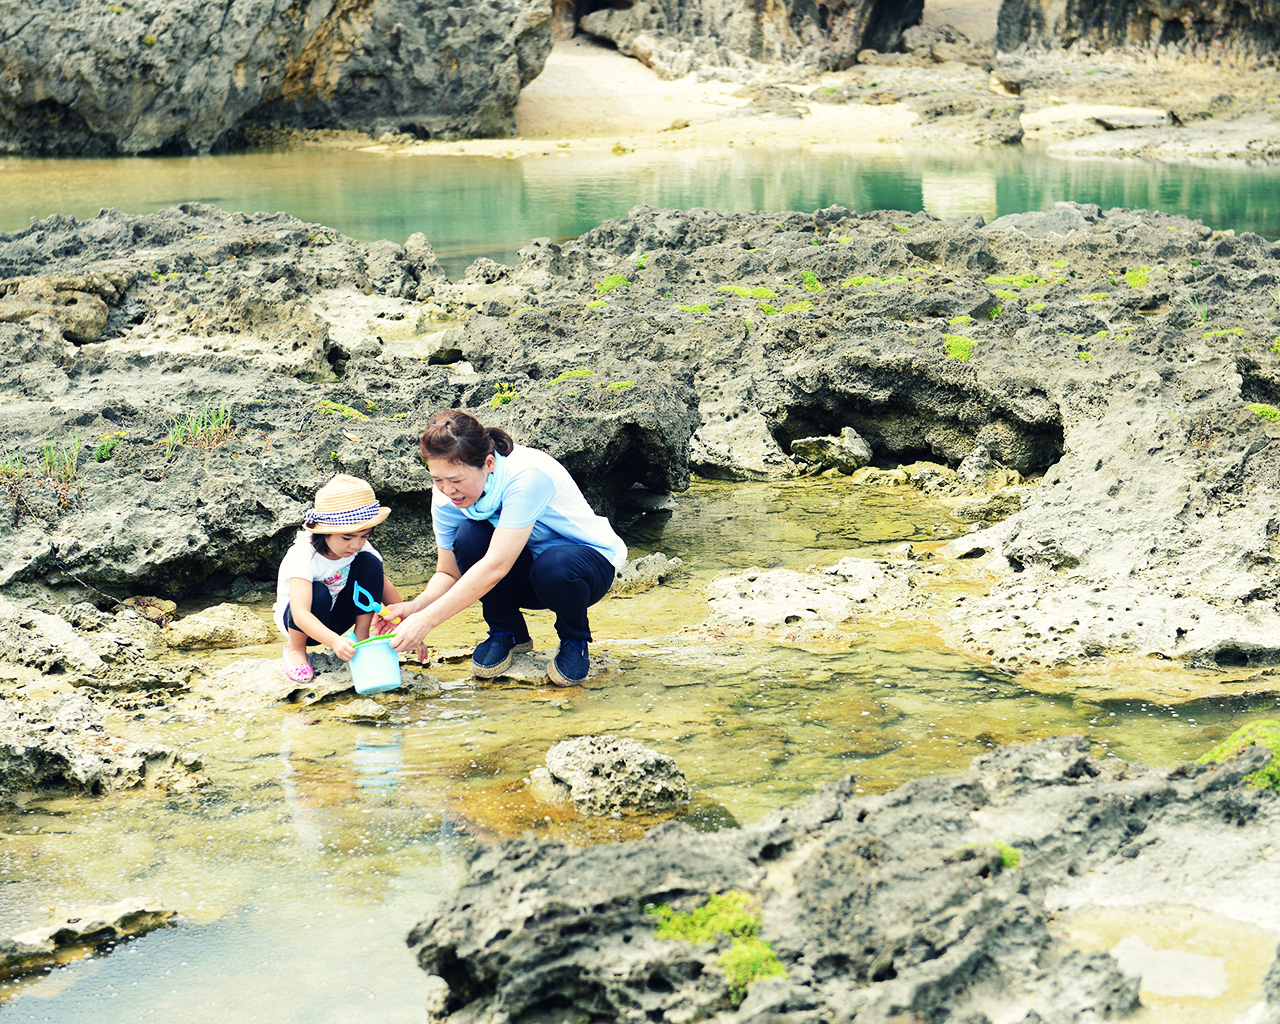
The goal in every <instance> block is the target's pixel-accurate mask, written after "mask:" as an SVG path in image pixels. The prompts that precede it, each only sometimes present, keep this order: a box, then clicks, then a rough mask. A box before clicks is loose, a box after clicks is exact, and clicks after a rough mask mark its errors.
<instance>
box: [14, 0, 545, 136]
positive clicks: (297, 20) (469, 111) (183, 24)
mask: <svg viewBox="0 0 1280 1024" xmlns="http://www.w3.org/2000/svg"><path fill="white" fill-rule="evenodd" d="M550 10H551V8H550V3H549V2H548V0H496V2H495V3H492V4H484V5H471V6H469V7H467V8H466V9H465V10H464V9H460V8H457V7H455V6H451V5H449V4H447V3H445V2H443V0H319V2H317V3H312V4H309V5H302V4H299V3H297V2H295V0H215V2H211V3H205V2H203V0H138V2H135V3H128V4H106V3H93V2H89V0H18V2H16V3H12V4H7V5H4V6H3V7H0V40H3V42H0V151H4V152H11V153H50V154H66V155H98V154H105V155H110V154H116V153H121V154H125V153H156V152H186V151H195V152H205V151H208V150H210V149H212V148H214V147H217V146H219V145H221V144H222V143H223V142H224V141H225V140H226V138H227V135H228V133H229V132H230V131H232V130H233V129H235V128H236V127H237V126H243V125H246V124H260V123H267V122H278V123H282V124H286V125H291V126H295V127H306V128H313V127H324V128H354V129H360V130H364V131H369V132H375V133H377V132H382V131H388V130H390V131H396V132H408V133H410V134H413V135H416V136H419V137H423V138H470V137H475V136H502V135H508V134H510V133H511V132H512V131H513V130H514V119H513V115H512V111H513V110H514V109H515V105H516V102H517V100H518V98H519V94H520V89H521V88H522V87H523V86H525V85H527V84H528V83H529V82H530V81H532V80H533V78H534V77H535V76H536V75H537V74H538V72H539V71H541V70H542V65H543V63H544V62H545V61H546V57H547V54H548V53H549V52H550V48H551V29H550Z"/></svg>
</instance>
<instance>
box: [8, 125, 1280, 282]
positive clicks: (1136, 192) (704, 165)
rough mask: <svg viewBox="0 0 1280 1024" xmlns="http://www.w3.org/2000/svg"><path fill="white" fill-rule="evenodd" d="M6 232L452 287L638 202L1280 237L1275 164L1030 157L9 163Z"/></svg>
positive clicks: (275, 156)
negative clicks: (209, 227)
mask: <svg viewBox="0 0 1280 1024" xmlns="http://www.w3.org/2000/svg"><path fill="white" fill-rule="evenodd" d="M0 186H2V187H0V231H15V230H18V229H21V228H23V227H26V226H27V224H29V223H30V219H31V218H32V217H47V216H49V215H51V214H55V213H58V214H70V215H74V216H76V217H81V218H84V217H92V216H94V215H95V214H96V213H97V212H98V211H99V210H100V209H102V208H104V207H112V206H114V207H118V208H120V209H122V210H125V211H126V212H128V213H150V212H154V211H155V210H158V209H162V208H164V207H166V206H172V205H174V204H176V203H180V202H189V201H200V202H210V203H216V204H217V205H219V206H222V207H223V208H225V209H228V210H239V211H244V212H254V211H264V212H269V213H270V212H276V211H285V212H287V213H291V214H293V215H294V216H296V217H300V218H302V219H303V220H307V221H312V222H316V223H320V224H324V225H326V226H329V227H333V228H336V229H337V230H339V231H341V232H343V233H345V234H347V235H351V236H352V237H355V238H359V239H363V240H365V241H374V240H377V239H391V240H393V241H397V242H403V241H404V240H405V239H406V238H407V237H408V236H409V235H410V234H412V233H414V232H417V231H420V232H423V233H424V234H425V235H426V236H427V238H428V239H430V241H431V244H432V246H433V247H434V248H435V250H436V252H437V254H438V255H439V256H440V258H441V262H442V263H443V264H444V266H445V269H446V272H447V273H448V274H449V275H450V276H451V277H453V278H457V277H459V276H460V275H461V274H462V272H463V271H464V270H465V268H466V267H467V266H468V265H469V264H470V263H471V261H472V260H474V259H475V258H476V257H477V256H488V257H490V258H492V259H496V260H498V261H500V262H506V263H514V262H516V260H517V259H518V256H517V252H518V250H519V249H520V248H522V247H523V246H524V245H526V244H528V242H529V241H530V240H531V239H533V238H538V237H550V238H553V239H564V238H571V237H574V236H577V235H579V234H581V233H582V232H583V231H586V230H587V229H589V228H591V227H594V226H595V225H596V224H598V223H600V222H601V221H603V220H607V219H609V218H612V217H620V216H622V215H624V214H625V213H626V212H627V210H629V209H630V208H631V207H632V206H634V205H636V204H637V203H647V204H650V205H654V206H666V207H678V208H682V209H688V208H692V207H704V208H707V209H713V210H739V211H746V210H771V211H773V210H815V209H819V208H821V207H825V206H830V205H833V204H839V205H842V206H846V207H849V208H850V209H854V210H864V211H865V210H877V209H895V210H928V211H929V212H931V213H934V214H935V215H937V216H956V215H968V214H970V213H982V214H983V215H984V216H987V217H992V216H999V215H1003V214H1006V213H1016V212H1022V211H1026V210H1040V209H1044V208H1045V207H1047V206H1050V205H1052V204H1053V203H1054V202H1057V201H1059V200H1064V199H1069V200H1074V201H1077V202H1086V203H1097V204H1099V205H1101V206H1102V207H1104V208H1108V207H1113V206H1128V207H1134V208H1139V209H1156V210H1163V211H1166V212H1169V213H1185V214H1187V215H1188V216H1191V217H1195V218H1200V219H1202V220H1204V222H1205V223H1206V224H1208V225H1210V226H1211V227H1214V228H1234V229H1235V230H1237V231H1255V232H1257V233H1258V234H1261V235H1263V236H1264V237H1267V238H1277V237H1280V167H1235V166H1225V167H1205V166H1197V167H1190V166H1178V165H1172V164H1149V163H1145V162H1139V161H1120V160H1112V161H1088V162H1084V161H1064V160H1055V159H1050V158H1049V157H1047V156H1044V155H1043V153H1041V152H1040V151H1038V150H1036V149H1034V148H1020V147H1009V148H1007V149H1002V150H998V151H994V152H986V153H980V154H944V155H941V156H940V155H937V154H935V153H927V152H923V151H916V150H908V149H903V148H900V147H879V148H876V149H874V150H868V149H866V148H862V147H856V146H850V148H849V150H848V152H845V153H831V152H814V151H811V150H808V149H800V148H781V149H775V150H767V151H763V152H762V151H759V150H755V149H752V150H750V151H747V150H746V149H744V150H742V151H739V152H734V151H729V152H722V151H715V152H699V151H685V152H674V153H668V152H660V153H632V154H628V155H626V156H613V155H611V154H606V153H581V154H579V153H569V152H559V153H556V154H553V155H548V156H532V157H526V158H522V159H519V160H501V159H492V158H484V157H466V156H456V157H435V156H433V157H423V156H404V155H396V154H385V153H384V154H375V153H359V152H346V151H339V152H329V151H324V152H320V151H313V152H281V153H255V154H230V155H225V156H203V157H201V156H192V157H148V158H142V157H131V158H120V159H110V160H108V159H103V160H50V159H22V158H16V157H6V158H0Z"/></svg>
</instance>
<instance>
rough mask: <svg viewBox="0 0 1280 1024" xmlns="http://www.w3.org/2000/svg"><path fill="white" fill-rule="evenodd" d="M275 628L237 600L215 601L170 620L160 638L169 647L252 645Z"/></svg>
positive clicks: (273, 634) (263, 640)
mask: <svg viewBox="0 0 1280 1024" xmlns="http://www.w3.org/2000/svg"><path fill="white" fill-rule="evenodd" d="M275 634H276V630H275V628H274V627H273V626H271V625H270V624H269V623H268V622H266V621H265V620H264V619H263V618H262V616H260V615H258V614H256V613H255V612H253V611H252V610H250V609H249V608H245V607H244V606H243V605H238V604H217V605H214V606H213V607H211V608H205V609H204V610H203V611H199V612H196V613H195V614H194V615H187V616H184V617H183V618H181V619H179V620H178V621H177V622H173V623H170V624H169V625H168V626H167V627H166V628H165V630H164V632H162V633H161V634H160V635H161V638H162V639H163V640H164V642H165V643H166V644H168V645H169V646H170V647H180V648H185V649H188V650H200V649H203V648H209V647H252V646H254V645H256V644H264V643H266V642H267V641H268V640H270V639H271V638H272V637H273V636H275Z"/></svg>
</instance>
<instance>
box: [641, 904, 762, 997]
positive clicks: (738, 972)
mask: <svg viewBox="0 0 1280 1024" xmlns="http://www.w3.org/2000/svg"><path fill="white" fill-rule="evenodd" d="M751 904H752V900H751V897H750V896H749V895H747V894H746V893H745V892H738V891H736V890H730V891H729V892H723V893H716V894H714V895H712V896H710V897H708V899H707V902H706V903H704V904H703V905H702V906H701V907H698V908H697V909H696V910H694V911H691V912H690V913H688V914H681V913H678V912H677V911H675V910H672V909H671V907H670V906H668V905H667V904H665V903H660V904H658V905H657V906H656V907H646V908H645V913H646V914H652V915H653V916H655V917H657V918H658V927H657V928H656V929H655V930H654V935H656V936H657V937H658V938H660V939H676V940H683V941H685V942H695V943H702V942H714V941H715V939H716V937H717V936H718V935H723V936H725V937H726V938H728V939H730V940H731V941H732V945H731V946H730V947H729V949H728V950H726V951H725V952H724V953H722V954H721V955H720V958H719V959H718V960H717V961H716V963H717V964H719V966H720V969H721V970H723V971H724V973H725V975H726V976H727V978H728V980H729V999H730V1001H731V1002H732V1003H733V1005H734V1006H737V1005H738V1004H740V1003H741V1002H742V1000H743V999H745V998H746V995H747V989H748V987H749V986H750V985H751V983H752V982H754V981H758V980H759V979H760V978H785V977H786V976H787V969H786V968H785V967H784V966H783V965H782V961H780V960H779V959H778V957H777V955H776V954H775V953H774V952H773V948H772V947H771V946H770V945H769V943H767V942H764V941H763V940H762V939H761V938H760V917H759V915H758V914H754V913H752V912H751V910H750V909H749V908H750V906H751Z"/></svg>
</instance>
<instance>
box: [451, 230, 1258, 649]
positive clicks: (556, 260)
mask: <svg viewBox="0 0 1280 1024" xmlns="http://www.w3.org/2000/svg"><path fill="white" fill-rule="evenodd" d="M815 243H816V244H815ZM502 280H503V284H504V286H505V287H508V288H519V289H523V290H524V295H525V297H526V299H525V301H527V302H530V303H536V304H534V305H530V306H529V307H527V308H524V309H522V310H521V312H520V314H519V318H518V320H517V321H516V323H515V324H512V323H511V322H510V318H508V317H494V316H492V315H485V314H479V315H474V316H472V317H471V318H470V319H469V320H468V321H467V323H466V325H465V327H464V328H463V330H462V332H461V336H460V339H459V345H460V348H461V350H462V352H463V353H464V355H465V356H466V358H467V359H469V360H470V361H471V362H472V363H473V364H474V365H475V366H476V367H477V368H478V369H480V370H482V371H491V370H492V369H494V368H496V367H499V366H501V367H506V368H508V369H509V370H511V371H515V372H523V373H525V374H527V375H528V376H529V377H531V378H534V379H549V378H550V377H551V376H552V375H553V373H554V372H555V370H556V369H557V368H558V367H560V366H563V365H564V362H565V361H566V360H568V361H572V362H574V363H579V364H590V362H591V360H592V359H593V358H595V356H594V353H598V352H606V351H607V352H610V353H612V354H615V355H617V356H618V357H619V358H622V359H624V360H630V359H646V360H652V361H654V362H656V363H659V364H666V365H668V366H671V367H673V372H677V373H687V374H692V376H693V380H694V382H695V386H696V391H697V395H698V408H699V412H700V414H701V417H702V421H703V425H702V426H701V427H700V428H699V429H698V431H697V433H696V434H695V435H694V438H693V443H692V448H691V454H692V467H693V468H694V469H695V470H696V471H697V472H700V473H702V474H704V475H707V476H718V477H729V478H744V477H745V478H759V477H766V476H770V475H782V474H793V473H797V472H800V471H801V467H799V466H798V465H797V464H796V462H795V461H794V460H793V458H792V457H791V455H790V451H791V445H792V443H793V442H794V441H795V440H797V439H803V438H808V437H814V436H824V435H827V434H832V433H835V432H836V431H838V430H841V429H843V428H844V427H846V426H848V427H852V428H853V429H854V430H855V431H856V432H857V434H858V435H859V436H861V437H862V438H863V439H865V440H866V441H867V442H868V443H869V444H870V446H871V449H872V453H873V456H874V458H875V460H876V462H877V463H878V464H879V466H880V467H885V468H890V467H892V466H893V464H894V463H905V462H909V461H911V460H914V459H919V458H922V457H923V458H925V459H928V460H929V461H931V462H935V463H944V464H947V465H949V466H956V467H958V466H960V465H962V464H963V463H964V460H965V459H966V458H968V457H970V456H972V455H975V454H976V453H978V452H979V451H980V450H981V452H982V459H983V460H991V463H992V469H993V470H996V471H998V472H999V473H1004V472H1012V473H1013V474H1019V475H1026V474H1032V475H1036V474H1040V473H1044V474H1045V476H1044V479H1043V483H1042V485H1041V486H1039V487H1038V488H1035V489H1033V490H1020V489H1018V488H1017V484H1018V482H1019V477H1018V476H1012V477H1008V478H1006V480H1005V482H1004V484H999V483H998V482H997V481H996V479H995V477H992V476H990V474H988V473H986V472H984V474H983V476H984V478H987V479H989V480H990V481H991V486H1005V487H1009V486H1012V487H1014V488H1015V490H1014V491H1012V492H1010V493H1008V494H1007V495H1005V496H1004V497H1002V498H1001V500H1000V502H999V503H998V504H997V505H988V504H987V503H986V502H985V501H975V502H974V503H973V508H972V510H971V515H970V516H969V518H970V519H971V520H972V521H974V522H987V523H989V522H991V521H992V519H993V518H997V517H999V516H1000V515H1001V514H1002V513H1004V512H1007V513H1012V514H1011V516H1010V518H1008V519H1006V520H1005V521H1004V522H1003V523H1001V524H1000V525H998V526H996V527H994V528H992V529H991V530H990V531H987V532H985V533H982V534H978V535H976V536H974V537H973V538H972V539H969V540H966V541H965V542H964V543H963V544H961V543H959V542H957V544H956V545H954V546H953V548H952V549H950V551H951V554H953V555H955V556H959V557H983V558H986V559H987V560H988V563H989V566H990V568H991V569H992V570H993V571H995V572H996V573H997V574H998V575H999V580H1000V581H999V582H998V584H997V586H996V588H995V590H994V591H993V593H992V596H991V598H990V599H989V600H982V599H975V601H972V602H970V604H969V605H967V606H966V607H964V608H963V609H961V610H960V611H958V612H957V614H956V617H955V623H954V625H953V626H950V627H948V631H949V635H950V636H951V637H952V639H953V640H954V641H955V642H956V643H957V644H958V645H959V646H961V647H963V648H965V649H966V650H969V651H971V652H973V653H974V654H975V655H977V656H978V657H981V658H986V659H993V660H996V661H999V662H1002V663H1004V664H1006V665H1020V664H1025V663H1031V662H1037V663H1041V664H1053V663H1057V662H1059V661H1063V660H1071V659H1076V658H1081V657H1092V656H1096V655H1099V654H1108V653H1126V654H1127V653H1137V654H1159V655H1161V656H1165V657H1172V658H1187V659H1192V660H1196V661H1198V662H1202V663H1203V662H1205V661H1207V662H1208V663H1210V664H1213V663H1217V664H1241V663H1248V664H1255V663H1259V662H1263V663H1265V662H1269V661H1273V660H1275V659H1277V658H1280V642H1277V641H1276V639H1275V638H1276V637H1280V617H1278V616H1277V610H1276V606H1275V594H1276V593H1277V589H1278V588H1280V579H1278V577H1277V562H1276V556H1275V554H1274V553H1273V551H1272V547H1273V539H1274V538H1273V536H1272V535H1273V534H1274V533H1275V529H1274V528H1273V527H1272V526H1271V525H1269V524H1271V523H1272V522H1273V520H1274V518H1275V515H1274V508H1273V506H1274V502H1275V495H1276V487H1277V485H1276V483H1275V482H1274V480H1273V479H1272V478H1273V477H1274V476H1275V474H1276V473H1280V468H1277V467H1280V449H1278V448H1277V445H1276V443H1275V440H1274V439H1273V434H1274V433H1275V429H1274V426H1273V421H1272V420H1271V419H1268V418H1265V417H1268V416H1270V415H1271V413H1270V412H1268V407H1275V406H1277V405H1280V385H1277V383H1276V382H1277V380H1280V356H1277V354H1276V352H1275V351H1273V348H1274V347H1276V338H1277V335H1278V334H1280V328H1277V323H1276V319H1275V316H1276V298H1275V292H1276V288H1277V287H1280V246H1277V245H1275V244H1274V243H1271V242H1268V241H1266V240H1264V239H1262V238H1260V237H1258V236H1254V235H1241V236H1234V235H1231V234H1219V233H1215V232H1213V231H1212V230H1211V229H1209V228H1207V227H1205V226H1204V225H1201V224H1196V223H1193V222H1190V221H1188V220H1185V219H1182V218H1175V217H1167V216H1165V215H1163V214H1158V213H1146V212H1141V213H1140V212H1135V211H1124V210H1111V211H1103V210H1100V209H1098V208H1097V207H1090V206H1080V205H1075V204H1057V205H1055V206H1054V207H1052V208H1051V209H1049V210H1046V211H1043V212H1040V213H1032V214H1024V215H1017V216H1012V217H1005V218H1001V219H999V220H997V221H994V222H992V223H991V224H986V223H983V221H982V219H981V218H970V219H968V220H966V221H963V222H956V223H951V224H945V223H943V222H941V221H938V220H935V219H934V218H931V217H929V216H927V215H924V214H896V213H890V212H878V213H868V214H863V215H857V214H853V213H850V212H849V211H847V210H843V209H840V208H832V209H829V210H820V211H817V212H815V213H814V214H812V215H808V214H798V213H788V214H783V215H771V216H756V215H739V214H713V213H710V212H708V211H699V210H693V211H687V212H684V213H678V212H675V211H666V210H652V209H646V208H638V209H636V210H635V211H633V212H632V214H631V215H630V216H629V217H627V218H625V219H623V220H619V221H610V222H606V223H605V224H602V225H600V226H599V227H598V228H596V229H594V230H592V231H590V232H587V233H586V234H585V235H583V236H582V238H580V239H578V240H577V241H574V242H570V243H565V244H564V245H555V244H552V243H549V242H546V241H543V242H539V243H535V244H534V245H533V246H531V247H530V248H528V249H526V250H525V251H524V254H523V261H522V263H521V264H520V265H519V266H518V267H515V268H511V269H509V270H508V271H506V272H505V273H504V274H503V277H502ZM606 281H608V282H612V287H610V290H609V291H608V292H607V293H606V294H605V295H604V302H605V305H604V306H602V307H601V306H597V308H595V309H594V310H593V311H591V312H584V306H585V305H586V304H587V303H588V302H589V301H592V300H597V299H598V297H599V296H600V294H601V293H600V290H599V289H598V288H597V286H598V285H601V284H602V283H603V282H606ZM619 281H625V282H626V284H619V283H617V282H619ZM589 297H590V298H589ZM512 301H513V302H514V301H518V300H516V299H514V298H513V299H512ZM513 327H514V328H515V329H513ZM1273 363H1274V364H1275V365H1273ZM879 471H880V470H879V469H877V468H874V467H873V468H866V469H861V470H858V471H857V472H858V473H860V474H863V473H872V472H879ZM890 471H891V472H894V473H897V472H898V470H896V469H890ZM949 472H950V470H949V469H946V470H944V471H942V473H941V474H940V472H939V471H938V470H936V469H935V470H932V471H931V472H930V474H928V475H924V474H921V475H920V478H919V479H920V484H921V485H922V486H926V487H927V486H930V484H929V479H931V478H937V477H940V475H945V473H949ZM1116 586H1120V587H1122V588H1124V597H1123V598H1122V597H1121V596H1120V593H1121V592H1120V591H1118V590H1117V591H1113V596H1108V591H1109V590H1110V589H1111V588H1113V587H1116ZM1041 595H1043V596H1044V598H1045V600H1046V602H1048V603H1050V604H1052V606H1053V607H1052V611H1051V612H1050V613H1048V614H1044V615H1041V614H1038V613H1037V614H1028V610H1029V609H1031V608H1032V607H1034V602H1035V601H1037V600H1039V598H1040V596H1041ZM1100 595H1101V599H1100ZM1113 597H1114V599H1113ZM1138 598H1141V600H1138ZM1135 601H1137V603H1135ZM1102 605H1105V606H1106V607H1105V610H1102V611H1096V610H1097V609H1100V608H1101V607H1102ZM1150 608H1162V609H1165V611H1164V612H1162V614H1161V615H1159V616H1153V615H1152V613H1151V612H1150V611H1148V609H1150ZM1208 609H1214V611H1213V612H1212V613H1210V612H1209V611H1208ZM1179 620H1181V621H1179ZM1104 624H1105V625H1104ZM1050 625H1052V626H1053V627H1054V628H1053V630H1052V631H1050V630H1049V628H1048V627H1049V626H1050ZM1268 638H1270V639H1268Z"/></svg>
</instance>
